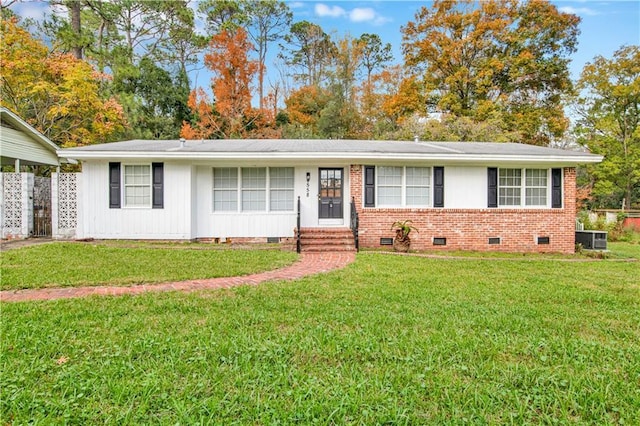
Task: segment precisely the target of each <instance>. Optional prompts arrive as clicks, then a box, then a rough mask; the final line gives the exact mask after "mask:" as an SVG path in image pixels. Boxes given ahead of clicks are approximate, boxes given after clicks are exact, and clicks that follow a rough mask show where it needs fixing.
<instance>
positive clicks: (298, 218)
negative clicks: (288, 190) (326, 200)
mask: <svg viewBox="0 0 640 426" xmlns="http://www.w3.org/2000/svg"><path fill="white" fill-rule="evenodd" d="M301 251H302V242H301V240H300V197H298V217H297V222H296V252H298V253H300V252H301Z"/></svg>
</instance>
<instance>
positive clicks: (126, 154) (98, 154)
mask: <svg viewBox="0 0 640 426" xmlns="http://www.w3.org/2000/svg"><path fill="white" fill-rule="evenodd" d="M58 155H59V156H61V157H66V158H70V159H77V160H109V159H111V160H113V159H149V158H151V157H153V158H158V159H166V160H208V159H210V160H268V159H277V160H313V159H323V160H351V161H372V160H376V161H380V160H383V161H387V160H395V161H398V160H402V161H441V162H443V163H465V164H468V163H483V164H486V163H554V164H567V165H570V164H586V163H599V162H601V161H602V159H603V157H602V156H596V155H572V156H559V155H547V156H539V155H527V156H518V155H495V154H484V155H483V154H470V155H465V154H449V153H445V154H431V153H430V154H420V153H377V152H296V153H287V152H175V151H174V152H166V151H136V152H131V151H74V150H73V149H72V148H68V149H65V150H61V151H58Z"/></svg>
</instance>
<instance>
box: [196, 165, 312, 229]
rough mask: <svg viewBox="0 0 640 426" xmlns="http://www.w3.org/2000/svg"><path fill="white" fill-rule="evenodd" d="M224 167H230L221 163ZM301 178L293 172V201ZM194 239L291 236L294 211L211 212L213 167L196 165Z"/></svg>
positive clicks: (294, 223) (293, 224) (293, 226)
mask: <svg viewBox="0 0 640 426" xmlns="http://www.w3.org/2000/svg"><path fill="white" fill-rule="evenodd" d="M225 167H233V166H230V165H225ZM300 180H301V177H300V176H299V173H298V171H297V170H296V171H295V173H294V181H295V183H294V185H295V186H294V188H295V189H294V200H297V196H298V195H299V192H298V188H299V184H300ZM195 186H196V193H197V197H196V200H195V204H196V206H197V207H196V223H197V232H196V238H227V237H231V238H233V237H238V238H241V237H242V238H245V237H247V238H252V237H253V238H261V237H264V238H266V237H292V236H293V230H294V228H295V226H296V211H295V204H296V201H294V211H292V212H264V213H263V212H233V213H230V212H214V211H213V166H198V167H196V183H195Z"/></svg>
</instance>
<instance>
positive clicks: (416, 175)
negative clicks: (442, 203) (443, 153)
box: [407, 167, 431, 206]
mask: <svg viewBox="0 0 640 426" xmlns="http://www.w3.org/2000/svg"><path fill="white" fill-rule="evenodd" d="M429 172H430V170H429V169H428V168H426V167H407V205H408V206H426V205H428V204H429V185H430V183H431V176H430V173H429Z"/></svg>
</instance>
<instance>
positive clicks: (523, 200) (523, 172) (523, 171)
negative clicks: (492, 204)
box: [498, 167, 551, 209]
mask: <svg viewBox="0 0 640 426" xmlns="http://www.w3.org/2000/svg"><path fill="white" fill-rule="evenodd" d="M503 170H504V171H506V170H519V171H520V185H517V186H512V185H501V184H500V177H501V172H502V171H503ZM533 170H536V171H537V170H543V171H544V172H545V173H544V175H545V179H546V185H545V186H537V185H527V172H529V171H533ZM509 188H512V189H519V191H520V196H519V197H520V199H519V203H518V204H503V203H502V202H501V201H500V198H501V194H500V193H501V190H502V189H509ZM542 188H544V189H545V203H544V204H532V205H529V204H527V190H528V189H542ZM550 207H551V169H549V168H544V167H535V168H534V167H522V168H520V167H501V168H499V169H498V208H503V209H509V208H527V209H544V208H550Z"/></svg>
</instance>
